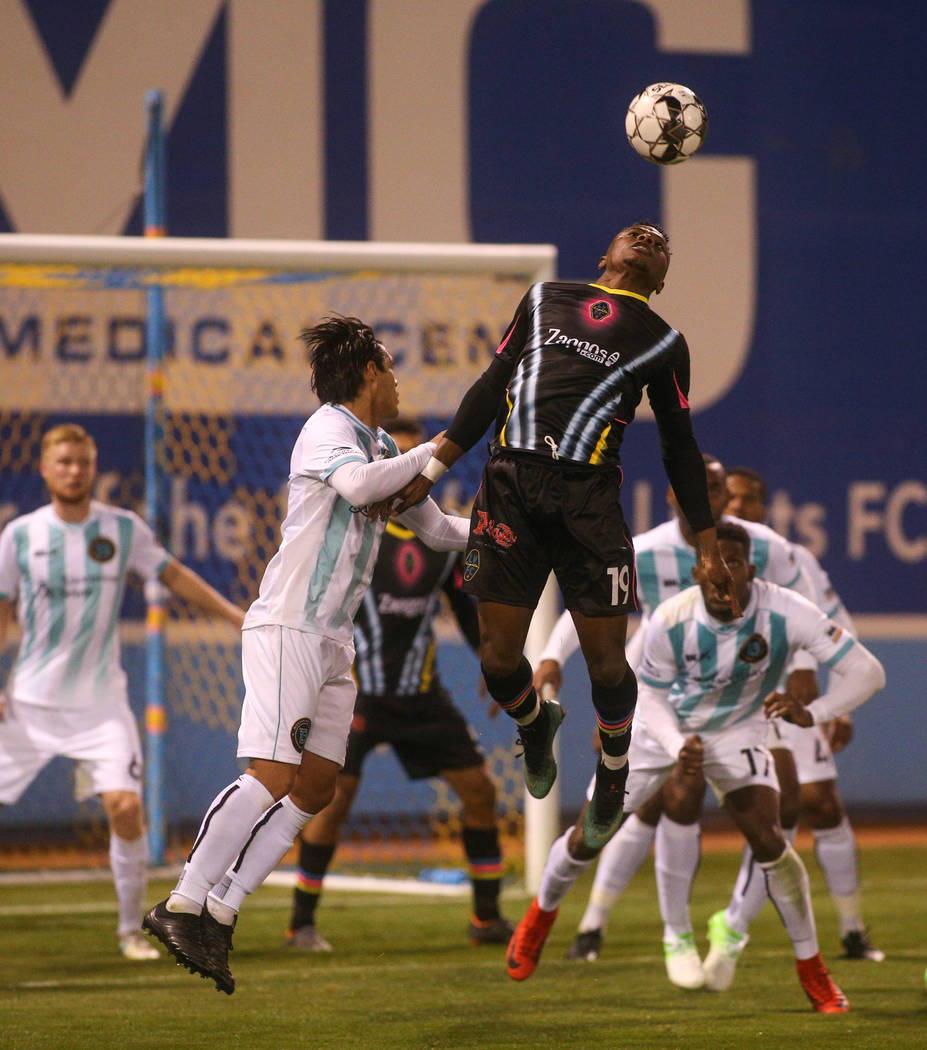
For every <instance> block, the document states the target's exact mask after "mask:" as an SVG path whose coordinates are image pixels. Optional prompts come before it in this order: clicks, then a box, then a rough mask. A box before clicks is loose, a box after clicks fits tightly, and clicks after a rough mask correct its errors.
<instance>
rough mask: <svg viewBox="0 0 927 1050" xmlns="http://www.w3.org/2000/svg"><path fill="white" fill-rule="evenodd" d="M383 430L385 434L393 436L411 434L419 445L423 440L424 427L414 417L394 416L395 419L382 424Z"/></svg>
mask: <svg viewBox="0 0 927 1050" xmlns="http://www.w3.org/2000/svg"><path fill="white" fill-rule="evenodd" d="M383 429H384V430H385V431H386V433H387V434H390V435H393V436H395V435H396V434H412V435H414V437H415V438H416V439H417V440H418V443H419V444H421V443H422V442H423V441H424V440H425V425H424V423H422V422H421V420H418V419H416V418H415V417H414V416H396V418H395V419H391V420H390V421H389V422H388V423H384V424H383Z"/></svg>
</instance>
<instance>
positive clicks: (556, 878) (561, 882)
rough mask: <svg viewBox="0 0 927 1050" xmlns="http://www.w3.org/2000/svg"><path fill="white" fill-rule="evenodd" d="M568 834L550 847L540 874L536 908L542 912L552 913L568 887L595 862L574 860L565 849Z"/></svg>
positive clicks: (590, 859) (591, 858)
mask: <svg viewBox="0 0 927 1050" xmlns="http://www.w3.org/2000/svg"><path fill="white" fill-rule="evenodd" d="M569 835H570V832H569V831H566V832H564V834H562V835H561V836H560V838H559V839H557V841H556V842H555V843H554V844H553V846H551V847H550V853H548V854H547V863H546V864H545V865H544V871H543V872H542V873H541V888H540V889H539V890H538V897H537V900H538V907H539V908H540V909H541V910H542V911H553V910H554V908H557V907H559V906H560V902H561V901H562V900H563V898H564V897H565V896H566V895H567V892H568V891H569V889H570V887H571V886H572V885H573V883H574V882H576V880H577V879H578V878H579V877H580V875H582V873H583V872H584V871H585V870H586V869H587V868H588V867H589V865H590V864H591V863H592V862H593V861H594V860H595V857H590V858H589V860H575V859H574V858H573V857H571V856H570V853H569V850H568V849H567V839H568V838H569Z"/></svg>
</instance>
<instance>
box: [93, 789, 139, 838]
mask: <svg viewBox="0 0 927 1050" xmlns="http://www.w3.org/2000/svg"><path fill="white" fill-rule="evenodd" d="M103 805H104V808H105V809H106V816H107V819H108V820H109V826H110V830H111V831H112V832H113V833H114V834H116V835H118V836H119V837H120V838H121V839H128V840H129V841H132V840H134V839H137V838H138V837H139V836H140V835H141V834H142V832H143V831H144V828H145V822H144V816H143V813H144V810H143V808H142V800H141V796H139V795H136V794H134V792H131V791H113V792H108V793H107V794H106V795H104V797H103Z"/></svg>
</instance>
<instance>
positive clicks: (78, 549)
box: [0, 500, 168, 710]
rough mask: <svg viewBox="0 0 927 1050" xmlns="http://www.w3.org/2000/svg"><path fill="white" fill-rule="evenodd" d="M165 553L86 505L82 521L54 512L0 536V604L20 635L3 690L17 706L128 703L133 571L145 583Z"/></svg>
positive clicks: (137, 527) (116, 516) (41, 512)
mask: <svg viewBox="0 0 927 1050" xmlns="http://www.w3.org/2000/svg"><path fill="white" fill-rule="evenodd" d="M167 561H168V554H167V551H165V550H164V548H163V547H161V546H160V545H159V544H158V543H157V541H156V540H155V538H154V535H153V533H152V531H151V529H150V528H149V527H148V526H147V525H146V524H145V522H143V521H142V519H141V518H140V517H139V516H138V515H137V514H133V513H132V511H129V510H121V509H119V508H117V507H109V506H107V505H106V504H104V503H98V502H97V501H96V500H93V501H91V504H90V513H89V514H88V516H87V517H86V519H85V520H84V521H81V522H65V521H62V520H61V519H60V518H59V517H58V515H57V514H56V513H55V512H54V510H53V508H52V506H51V504H48V505H46V506H44V507H40V508H39V509H38V510H35V511H33V512H32V513H31V514H24V515H23V516H22V517H19V518H15V519H14V520H13V521H11V522H10V523H9V524H8V525H7V527H6V528H5V529H4V530H3V533H2V534H0V598H6V599H9V600H14V599H15V600H16V603H17V619H18V621H19V625H20V627H21V629H22V641H21V643H20V646H19V652H18V653H17V656H16V660H15V663H14V665H13V673H12V677H11V681H10V683H9V686H8V691H9V692H10V694H11V695H12V696H13V697H14V698H15V699H16V700H17V701H18V702H20V703H30V704H36V705H38V706H41V707H53V708H65V709H68V710H76V709H82V710H93V709H95V708H96V709H99V708H100V707H101V706H103V705H108V704H111V703H112V702H114V701H118V700H120V699H122V700H128V694H127V686H126V675H125V672H124V671H123V669H122V666H121V664H120V659H119V630H118V626H119V610H120V606H121V604H122V596H123V592H124V590H125V584H126V576H127V574H128V572H129V571H130V570H131V571H133V572H136V573H138V574H139V575H140V576H142V577H144V578H146V579H148V578H151V577H153V576H156V575H157V574H158V573H159V572H160V571H161V570H162V569H163V568H164V566H165V565H166V564H167Z"/></svg>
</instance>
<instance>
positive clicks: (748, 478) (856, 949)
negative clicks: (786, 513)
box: [704, 467, 885, 991]
mask: <svg viewBox="0 0 927 1050" xmlns="http://www.w3.org/2000/svg"><path fill="white" fill-rule="evenodd" d="M727 491H728V504H727V506H728V510H729V511H730V513H732V514H736V515H737V517H739V518H743V519H745V520H747V521H759V522H762V521H764V519H765V517H766V482H765V481H764V479H763V478H762V477H761V475H759V474H758V473H757V472H756V471H755V470H751V469H750V468H749V467H735V468H733V469H731V470H730V471H728V478H727ZM796 552H797V553H798V555H799V558H800V560H801V562H802V565H803V567H804V569H805V572H806V573H807V575H808V577H809V579H811V581H812V583H813V584H814V587H815V601H816V603H817V605H818V606H819V607H820V608H821V609H822V610H823V611H824V612H825V613H827V615H828V616H829V617H830V618H831V619H832V620H834V622H836V623H838V624H840V626H841V627H843V628H844V629H845V630H846V631H847V632H848V633H849V634H852V635H855V634H856V630H855V628H854V626H853V621H852V620H851V618H850V615H849V613H848V612H847V611H846V608H845V607H844V605H843V602H842V601H841V600H840V597H839V595H838V594H837V593H836V591H835V590H834V588H833V585H832V584H831V582H830V578H829V577H828V575H827V573H826V572H825V571H824V569H823V568H822V567H821V564H820V562H819V561H818V560H817V558H815V556H814V555H813V554H812V553H811V551H809V550H808V549H807V548H805V547H800V546H796ZM773 726H774V728H775V729H776V732H777V733H778V734H780V735H781V737H782V743H783V744H785V745H786V747H787V749H788V750H783V749H782V748H774V749H773V756H774V758H775V760H776V768H777V770H779V768H780V766H781V764H782V762H783V760H786V761H789V762H792V761H794V766H795V767H796V770H797V779H798V782H799V784H800V798H799V799H798V800H796V802H797V803H800V809H801V814H802V815H803V817H804V819H805V821H806V822H807V823H808V824H809V825H810V827H811V832H812V835H813V836H814V853H815V857H816V858H817V861H818V864H819V865H820V867H821V870H822V871H823V873H824V878H825V880H826V882H827V888H828V890H829V891H830V895H831V899H832V900H833V902H834V905H835V908H836V911H837V918H838V921H839V924H840V937H841V943H842V945H843V953H844V957H845V958H847V959H868V960H870V961H872V962H881V961H882V960H883V959H884V958H885V953H884V952H882V951H880V949H878V948H876V947H875V946H874V945H873V944H872V943H871V941H870V940H869V935H868V933H867V931H866V927H865V924H864V922H863V917H862V908H861V903H860V879H859V865H858V861H857V850H856V836H855V835H854V834H853V828H852V827H851V825H850V821H849V818H848V817H847V813H846V810H845V809H844V806H843V799H842V798H841V797H840V791H839V790H838V788H837V766H836V763H835V762H834V757H833V752H834V751H839V750H841V748H843V747H844V746H845V745H846V744H847V743H848V742H849V740H850V738H851V737H852V733H853V725H852V721H851V720H850V717H849V716H848V715H844V716H843V717H841V718H838V719H834V721H833V722H831V723H829V724H828V725H826V726H825V725H815V726H810V727H808V728H802V727H801V726H796V725H791V724H790V723H788V722H778V721H777V722H775V723H773ZM771 746H772V745H771ZM781 779H782V776H781V773H780V780H781ZM798 817H799V804H796V805H794V806H791V807H789V811H788V812H786V808H785V807H783V812H782V824H783V829H784V831H785V834H786V836H787V837H788V838H789V839H790V841H792V840H794V837H795V833H796V831H797V824H798ZM757 876H758V873H757V872H756V870H755V864H754V860H753V857H752V855H751V853H750V851H749V849H746V848H745V850H744V855H743V858H742V862H741V867H740V871H739V872H738V875H737V880H736V882H735V885H734V893H733V895H732V897H731V900H730V902H729V904H728V906H727V908H726V909H723V910H722V911H718V912H716V913H715V914H714V915H712V916H711V918H710V919H709V920H708V938H709V943H710V949H709V952H708V956H707V957H706V959H705V966H704V969H705V976H706V982H707V984H708V987H709V988H712V989H717V990H719V991H721V990H723V989H725V988H727V987H729V986H730V984H731V982H732V981H733V979H734V970H735V968H736V965H737V960H738V958H739V957H740V954H741V952H742V951H743V949H744V948H745V947H746V944H747V940H748V939H749V938H748V934H747V931H748V929H749V927H750V923H751V922H752V921H753V919H754V918H755V917H756V916H757V914H758V913H759V911H760V909H761V908H762V907H763V905H764V903H765V902H766V887H765V885H764V884H763V880H762V879H761V878H759V877H757Z"/></svg>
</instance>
